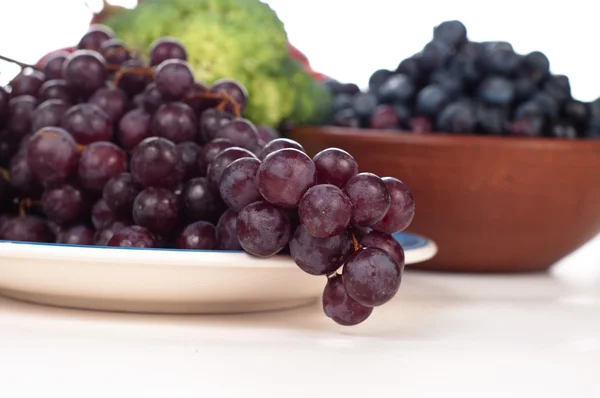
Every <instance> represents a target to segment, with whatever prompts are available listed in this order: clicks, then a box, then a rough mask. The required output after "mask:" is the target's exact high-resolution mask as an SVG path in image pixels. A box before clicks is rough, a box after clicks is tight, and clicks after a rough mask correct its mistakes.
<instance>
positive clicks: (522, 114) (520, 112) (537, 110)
mask: <svg viewBox="0 0 600 398" xmlns="http://www.w3.org/2000/svg"><path fill="white" fill-rule="evenodd" d="M540 117H542V118H543V117H544V111H543V109H542V107H541V105H540V104H539V103H538V102H536V101H533V100H531V101H527V102H524V103H522V104H521V105H519V106H518V107H517V109H516V110H515V119H529V118H540Z"/></svg>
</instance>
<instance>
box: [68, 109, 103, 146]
mask: <svg viewBox="0 0 600 398" xmlns="http://www.w3.org/2000/svg"><path fill="white" fill-rule="evenodd" d="M62 127H63V128H64V129H65V130H67V131H68V132H69V133H71V135H72V136H73V137H74V138H75V141H77V143H78V144H81V145H88V144H91V143H92V142H96V141H110V139H111V138H112V136H113V124H112V121H111V119H110V116H108V114H107V113H106V112H104V110H102V108H100V107H99V106H98V105H95V104H91V103H83V104H78V105H75V106H72V107H71V108H69V110H68V111H67V112H66V113H65V115H64V117H63V120H62Z"/></svg>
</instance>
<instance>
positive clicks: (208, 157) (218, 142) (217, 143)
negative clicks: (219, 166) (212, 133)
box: [198, 138, 235, 175]
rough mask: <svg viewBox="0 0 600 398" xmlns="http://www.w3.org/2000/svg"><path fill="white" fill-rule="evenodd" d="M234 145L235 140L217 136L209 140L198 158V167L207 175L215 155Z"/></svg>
mask: <svg viewBox="0 0 600 398" xmlns="http://www.w3.org/2000/svg"><path fill="white" fill-rule="evenodd" d="M233 146H235V145H233V142H231V141H229V140H226V139H224V138H217V139H214V140H212V141H209V142H207V143H206V145H204V146H203V147H202V151H201V152H200V158H199V159H198V167H199V168H200V172H201V173H202V174H204V175H206V172H207V171H208V165H210V164H211V163H212V161H213V160H214V159H215V157H216V156H217V155H218V154H219V153H220V152H221V151H223V150H225V149H227V148H231V147H233Z"/></svg>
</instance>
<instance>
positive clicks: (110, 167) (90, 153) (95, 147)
mask: <svg viewBox="0 0 600 398" xmlns="http://www.w3.org/2000/svg"><path fill="white" fill-rule="evenodd" d="M125 171H127V155H126V154H125V152H124V151H123V150H122V149H121V148H119V147H118V146H116V145H115V144H113V143H112V142H93V143H91V144H90V145H88V146H87V147H86V148H85V149H84V150H83V152H82V153H81V159H80V160H79V181H80V182H81V185H83V186H84V187H85V188H87V189H89V190H92V191H96V192H102V190H103V189H104V185H105V184H106V183H107V182H108V180H110V179H111V178H113V177H115V176H117V175H119V174H121V173H124V172H125Z"/></svg>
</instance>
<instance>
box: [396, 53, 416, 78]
mask: <svg viewBox="0 0 600 398" xmlns="http://www.w3.org/2000/svg"><path fill="white" fill-rule="evenodd" d="M396 73H401V74H403V75H406V76H408V77H410V79H411V80H412V81H414V82H416V81H419V79H420V76H421V71H420V69H419V60H418V58H417V57H410V58H406V59H405V60H403V61H402V62H400V64H399V65H398V67H397V68H396Z"/></svg>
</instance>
